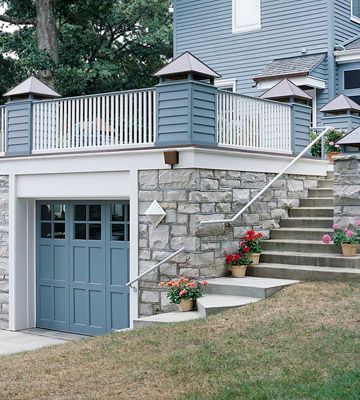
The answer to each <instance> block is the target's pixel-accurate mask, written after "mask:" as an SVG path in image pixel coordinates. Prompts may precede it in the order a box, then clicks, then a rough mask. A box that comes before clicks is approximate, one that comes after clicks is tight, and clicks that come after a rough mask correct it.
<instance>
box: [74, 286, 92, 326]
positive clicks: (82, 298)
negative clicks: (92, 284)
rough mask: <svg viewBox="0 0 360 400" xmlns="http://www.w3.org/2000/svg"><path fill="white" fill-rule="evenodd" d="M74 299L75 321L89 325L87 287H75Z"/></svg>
mask: <svg viewBox="0 0 360 400" xmlns="http://www.w3.org/2000/svg"><path fill="white" fill-rule="evenodd" d="M72 300H73V301H72V305H73V306H72V311H73V316H74V317H73V323H74V324H77V325H84V326H86V325H89V302H88V291H87V290H86V289H79V288H77V289H74V290H73V298H72Z"/></svg>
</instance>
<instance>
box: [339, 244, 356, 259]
mask: <svg viewBox="0 0 360 400" xmlns="http://www.w3.org/2000/svg"><path fill="white" fill-rule="evenodd" d="M341 250H342V253H343V256H345V257H355V256H356V253H357V245H356V244H342V245H341Z"/></svg>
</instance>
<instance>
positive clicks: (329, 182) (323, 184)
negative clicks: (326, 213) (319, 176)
mask: <svg viewBox="0 0 360 400" xmlns="http://www.w3.org/2000/svg"><path fill="white" fill-rule="evenodd" d="M318 183H319V187H320V188H327V189H332V188H333V186H334V179H323V180H319V181H318Z"/></svg>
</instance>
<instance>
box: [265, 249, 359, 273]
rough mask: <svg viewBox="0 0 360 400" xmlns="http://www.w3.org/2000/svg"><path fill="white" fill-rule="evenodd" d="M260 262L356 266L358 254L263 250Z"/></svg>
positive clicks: (341, 266)
mask: <svg viewBox="0 0 360 400" xmlns="http://www.w3.org/2000/svg"><path fill="white" fill-rule="evenodd" d="M261 262H262V263H269V264H274V263H276V264H288V265H312V266H316V267H332V268H358V269H359V270H360V256H356V257H344V256H343V255H342V254H324V253H311V252H303V253H300V252H298V253H297V252H290V251H288V252H287V251H264V252H263V253H262V254H261Z"/></svg>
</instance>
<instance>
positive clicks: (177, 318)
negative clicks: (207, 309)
mask: <svg viewBox="0 0 360 400" xmlns="http://www.w3.org/2000/svg"><path fill="white" fill-rule="evenodd" d="M200 318H204V317H203V316H202V315H201V314H200V313H199V312H198V311H189V312H180V311H174V312H168V313H163V314H157V315H151V316H149V317H141V318H138V319H136V320H134V327H135V328H142V327H144V326H149V325H154V324H168V323H174V322H187V321H193V320H195V319H200Z"/></svg>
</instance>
